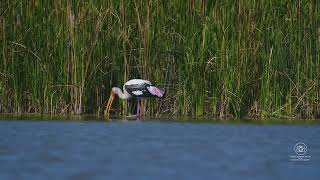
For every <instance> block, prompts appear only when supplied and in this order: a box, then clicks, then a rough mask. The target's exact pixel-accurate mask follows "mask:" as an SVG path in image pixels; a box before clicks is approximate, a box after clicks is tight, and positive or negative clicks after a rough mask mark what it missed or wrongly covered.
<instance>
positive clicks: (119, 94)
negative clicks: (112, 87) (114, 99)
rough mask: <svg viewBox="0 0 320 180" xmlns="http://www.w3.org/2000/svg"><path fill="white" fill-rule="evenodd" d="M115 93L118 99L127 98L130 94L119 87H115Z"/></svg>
mask: <svg viewBox="0 0 320 180" xmlns="http://www.w3.org/2000/svg"><path fill="white" fill-rule="evenodd" d="M117 95H118V96H119V98H120V99H129V98H130V97H131V96H130V94H129V93H128V92H126V91H125V92H123V91H122V90H121V89H120V88H118V87H117Z"/></svg>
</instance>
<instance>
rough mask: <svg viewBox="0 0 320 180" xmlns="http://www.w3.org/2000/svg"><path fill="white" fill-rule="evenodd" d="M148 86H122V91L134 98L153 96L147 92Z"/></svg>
mask: <svg viewBox="0 0 320 180" xmlns="http://www.w3.org/2000/svg"><path fill="white" fill-rule="evenodd" d="M149 86H150V85H149V84H146V83H144V84H129V85H124V89H125V90H126V91H127V92H128V93H129V94H130V95H131V96H134V97H150V96H153V95H152V94H151V93H150V92H149V91H148V88H147V87H149Z"/></svg>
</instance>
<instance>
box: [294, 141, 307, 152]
mask: <svg viewBox="0 0 320 180" xmlns="http://www.w3.org/2000/svg"><path fill="white" fill-rule="evenodd" d="M294 152H296V154H297V155H304V154H305V153H306V152H307V145H305V144H304V143H303V142H298V143H297V144H296V145H295V146H294Z"/></svg>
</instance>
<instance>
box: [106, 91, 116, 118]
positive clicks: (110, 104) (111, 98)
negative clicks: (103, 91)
mask: <svg viewBox="0 0 320 180" xmlns="http://www.w3.org/2000/svg"><path fill="white" fill-rule="evenodd" d="M114 95H115V94H114V93H113V92H112V91H111V94H110V97H109V100H108V103H107V106H106V110H105V111H104V113H105V114H106V115H108V114H109V113H110V109H111V106H112V102H113V99H114Z"/></svg>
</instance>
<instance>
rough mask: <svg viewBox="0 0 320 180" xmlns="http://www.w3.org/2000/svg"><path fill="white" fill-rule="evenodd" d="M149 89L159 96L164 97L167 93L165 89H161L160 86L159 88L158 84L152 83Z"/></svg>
mask: <svg viewBox="0 0 320 180" xmlns="http://www.w3.org/2000/svg"><path fill="white" fill-rule="evenodd" d="M148 91H149V92H150V93H151V94H152V95H154V96H157V97H159V98H162V97H163V96H164V94H165V93H164V91H163V90H161V89H160V88H158V87H156V86H152V85H151V86H149V87H148Z"/></svg>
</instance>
